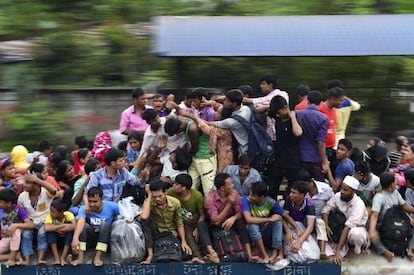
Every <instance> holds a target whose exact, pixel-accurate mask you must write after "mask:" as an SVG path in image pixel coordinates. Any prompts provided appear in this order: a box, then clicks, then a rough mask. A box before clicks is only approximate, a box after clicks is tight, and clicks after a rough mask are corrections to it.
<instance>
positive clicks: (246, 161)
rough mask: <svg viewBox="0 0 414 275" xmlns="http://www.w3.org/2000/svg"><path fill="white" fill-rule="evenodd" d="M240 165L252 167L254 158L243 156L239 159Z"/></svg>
mask: <svg viewBox="0 0 414 275" xmlns="http://www.w3.org/2000/svg"><path fill="white" fill-rule="evenodd" d="M240 164H241V165H251V164H252V158H251V157H250V156H249V155H247V154H244V155H241V156H240V157H239V165H240Z"/></svg>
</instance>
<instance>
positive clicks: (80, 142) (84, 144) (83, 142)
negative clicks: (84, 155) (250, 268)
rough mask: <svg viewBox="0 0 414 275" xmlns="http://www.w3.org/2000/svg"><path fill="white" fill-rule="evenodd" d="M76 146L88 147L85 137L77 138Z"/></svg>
mask: <svg viewBox="0 0 414 275" xmlns="http://www.w3.org/2000/svg"><path fill="white" fill-rule="evenodd" d="M75 144H76V145H78V147H79V148H85V147H88V140H87V139H86V137H85V136H78V137H75Z"/></svg>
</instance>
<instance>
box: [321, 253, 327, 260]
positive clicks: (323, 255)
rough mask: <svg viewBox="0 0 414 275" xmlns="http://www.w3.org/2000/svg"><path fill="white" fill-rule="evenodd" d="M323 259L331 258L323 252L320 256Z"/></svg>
mask: <svg viewBox="0 0 414 275" xmlns="http://www.w3.org/2000/svg"><path fill="white" fill-rule="evenodd" d="M320 259H321V261H327V260H328V259H329V258H328V256H327V255H326V253H321V257H320Z"/></svg>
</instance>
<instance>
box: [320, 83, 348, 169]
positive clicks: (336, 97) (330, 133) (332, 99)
mask: <svg viewBox="0 0 414 275" xmlns="http://www.w3.org/2000/svg"><path fill="white" fill-rule="evenodd" d="M344 96H345V92H344V90H343V89H342V88H340V87H333V88H331V89H329V91H328V98H327V99H326V100H325V101H324V102H321V103H320V104H319V111H320V112H321V113H323V114H325V115H326V116H327V118H328V127H327V129H326V139H325V148H326V155H327V157H328V160H329V161H331V160H333V159H334V158H335V144H336V140H335V133H336V108H338V107H339V106H340V105H341V104H342V101H343V100H344Z"/></svg>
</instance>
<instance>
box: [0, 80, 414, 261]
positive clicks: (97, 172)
mask: <svg viewBox="0 0 414 275" xmlns="http://www.w3.org/2000/svg"><path fill="white" fill-rule="evenodd" d="M260 80H261V84H260V89H261V91H262V93H263V96H261V97H256V98H252V94H253V89H252V88H251V87H250V86H249V85H241V86H240V87H238V88H237V89H231V90H229V91H227V92H225V93H224V94H214V95H211V94H209V93H208V90H207V89H205V88H202V87H199V88H195V89H192V90H189V91H188V92H187V93H186V95H185V98H184V100H183V101H182V102H181V103H180V104H178V103H177V102H175V98H174V95H169V96H168V97H164V96H162V95H158V94H157V95H154V94H148V93H146V92H145V91H144V90H143V89H140V88H136V89H134V90H133V92H132V101H133V104H132V105H131V106H130V107H128V108H127V109H125V110H124V111H123V112H122V114H121V119H120V126H119V131H120V132H121V133H122V134H124V135H125V141H123V142H120V143H119V144H116V145H115V144H112V140H111V137H110V135H109V133H108V132H106V131H103V132H99V133H98V134H97V135H96V136H95V138H94V140H93V141H92V142H89V141H88V139H87V138H85V137H84V136H79V137H76V138H75V145H76V148H75V150H73V151H72V152H69V151H68V147H67V146H64V145H60V146H56V147H54V146H53V145H52V144H51V143H50V142H48V141H40V142H39V145H38V148H37V150H36V151H34V152H30V153H29V152H28V150H27V149H26V147H25V146H24V145H16V146H14V147H13V149H12V150H11V152H10V154H2V157H1V159H0V180H1V187H0V217H1V231H0V238H1V239H0V260H1V261H5V262H6V265H7V266H8V267H11V266H14V265H16V264H25V265H28V264H31V262H32V259H31V257H32V256H33V255H34V254H35V252H34V248H36V249H37V253H36V257H37V264H46V261H45V254H46V251H47V250H48V249H50V251H51V252H52V255H53V257H54V264H58V265H66V264H72V265H79V264H82V263H84V253H85V251H86V250H87V248H89V249H91V247H92V249H95V251H96V252H95V254H94V257H93V260H92V263H93V264H94V265H96V266H101V265H103V262H104V261H103V259H102V256H103V255H104V254H105V253H106V252H107V251H108V248H109V246H110V244H111V243H113V241H114V236H113V233H114V232H113V230H112V229H113V226H114V223H115V221H119V219H122V215H125V213H124V211H123V207H120V205H119V204H120V202H121V201H122V200H124V199H125V198H127V197H129V196H132V200H133V203H135V204H136V205H138V206H139V207H141V209H140V210H141V211H139V213H138V214H137V215H136V216H134V217H133V218H132V220H129V221H128V223H133V224H135V225H138V229H139V230H138V231H136V232H139V233H138V234H137V235H136V236H138V238H141V239H143V240H144V241H145V245H143V246H142V248H138V247H137V248H136V249H143V251H142V253H140V255H143V256H142V257H141V258H140V259H135V261H136V262H137V263H141V264H149V263H151V262H156V261H157V259H158V258H159V255H157V247H158V245H159V244H158V243H159V242H157V241H158V240H159V239H161V238H165V236H166V233H168V234H170V235H172V236H173V237H175V238H176V239H177V241H178V243H179V246H180V247H181V249H180V250H181V252H182V258H181V259H182V260H191V261H192V262H194V263H206V262H211V263H220V262H222V261H225V259H228V258H226V257H227V256H228V255H225V254H226V251H224V250H223V249H222V247H218V246H217V244H216V237H215V236H216V235H217V234H216V233H215V232H218V231H220V230H224V231H229V232H230V231H232V232H235V233H234V234H235V235H237V240H238V242H239V243H240V244H241V247H242V248H241V249H242V250H243V251H245V253H246V257H245V258H244V261H248V262H259V263H277V262H280V261H282V260H284V259H289V260H290V261H291V262H297V263H307V262H315V261H318V260H323V261H332V262H334V263H336V264H341V263H342V260H343V258H344V257H354V256H355V255H358V254H361V253H371V251H375V252H376V253H377V254H380V255H383V256H384V257H385V258H386V259H387V260H389V261H392V259H393V257H395V256H396V255H405V256H407V257H408V258H409V259H410V260H412V261H414V238H411V236H412V235H413V234H412V233H413V225H414V219H413V218H414V215H413V214H414V207H413V205H414V141H412V140H410V139H408V138H406V137H402V136H401V137H398V138H397V139H396V149H395V150H393V151H391V152H388V149H387V147H386V146H385V143H384V142H383V141H382V140H381V139H379V138H373V139H371V140H369V141H368V144H367V148H362V149H358V148H354V147H353V144H352V142H351V140H349V139H347V138H346V128H347V124H348V121H349V117H350V115H351V112H352V111H357V110H359V109H360V108H361V106H360V104H359V103H358V102H356V101H355V100H352V99H350V98H348V97H346V95H345V89H344V87H343V84H342V82H341V81H339V80H331V81H329V82H328V85H327V96H326V99H325V100H323V98H324V97H323V94H322V93H321V92H320V91H315V90H311V89H310V88H309V87H308V86H307V85H299V86H298V87H297V89H296V90H295V95H296V96H297V100H298V102H299V103H298V104H297V105H296V106H293V107H294V108H290V106H289V102H290V98H289V94H288V93H287V92H285V91H282V90H279V89H278V82H277V77H276V76H274V75H271V74H267V75H264V76H263V77H262V78H261V79H260ZM290 96H292V95H290ZM149 101H152V104H150V105H149V104H148V102H149ZM236 116H237V119H236V118H235V117H236ZM240 118H241V119H244V120H246V121H247V122H248V123H250V125H251V126H252V125H253V124H255V125H259V126H260V127H263V129H265V130H266V131H265V134H266V135H268V136H266V138H270V139H271V141H272V145H273V159H272V161H271V162H269V163H266V164H265V165H263V163H259V162H257V158H258V156H259V155H260V153H261V152H255V154H252V153H251V151H249V144H252V140H251V139H252V135H251V132H252V129H251V128H250V127H244V126H243V124H241V122H240V121H239V119H240ZM252 127H253V126H252ZM283 182H287V187H286V189H285V191H284V192H282V191H281V190H280V189H281V188H280V187H281V185H282V183H283ZM397 206H401V207H400V208H398V207H397ZM391 209H392V210H393V211H394V212H393V213H394V216H396V214H395V213H397V212H398V211H399V212H398V213H400V216H398V215H397V216H398V218H399V219H400V220H399V221H401V222H400V223H401V224H403V225H406V226H407V224H406V223H408V232H406V235H404V236H403V237H402V238H401V240H397V239H396V237H395V236H394V235H396V234H394V235H393V234H390V232H391V233H393V232H395V231H397V230H400V231H402V230H403V228H399V229H398V228H394V227H393V225H392V224H391V225H390V223H389V222H388V219H391V220H392V218H390V217H391V214H390V213H391V211H390V210H391ZM395 209H398V211H397V210H395ZM385 217H386V218H385ZM134 230H135V229H134ZM406 231H407V230H406ZM118 233H119V232H118ZM34 239H35V241H34ZM131 243H133V241H132V240H131ZM34 244H35V246H34ZM119 249H121V250H122V249H123V248H122V246H121V247H120V248H119V247H118V246H117V248H116V249H115V248H113V249H112V250H111V253H117V252H116V251H117V250H119ZM124 249H125V250H128V249H129V248H126V247H125V248H124ZM132 250H133V249H132ZM221 250H223V251H221ZM134 255H135V254H134ZM164 256H165V255H164Z"/></svg>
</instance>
